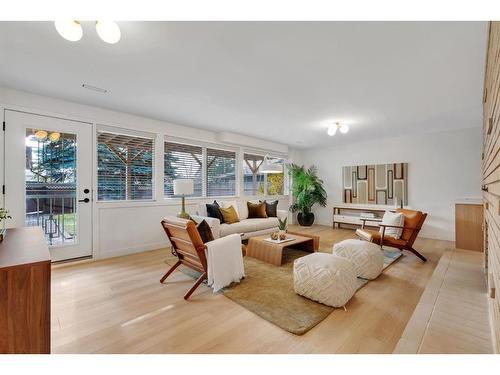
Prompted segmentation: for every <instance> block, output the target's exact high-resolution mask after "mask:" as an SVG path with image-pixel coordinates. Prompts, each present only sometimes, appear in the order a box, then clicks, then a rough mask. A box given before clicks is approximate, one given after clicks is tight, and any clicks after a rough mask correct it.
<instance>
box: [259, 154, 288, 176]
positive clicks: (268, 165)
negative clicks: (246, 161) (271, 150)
mask: <svg viewBox="0 0 500 375" xmlns="http://www.w3.org/2000/svg"><path fill="white" fill-rule="evenodd" d="M259 172H261V173H283V166H282V165H280V164H277V163H273V162H272V161H271V160H270V158H269V157H268V156H267V155H266V156H265V157H264V161H263V162H262V165H261V166H260V167H259Z"/></svg>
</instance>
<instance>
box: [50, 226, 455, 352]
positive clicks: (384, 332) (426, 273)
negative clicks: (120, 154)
mask: <svg viewBox="0 0 500 375" xmlns="http://www.w3.org/2000/svg"><path fill="white" fill-rule="evenodd" d="M292 229H298V228H292ZM299 230H302V231H304V232H309V233H314V234H317V235H319V236H320V237H321V245H320V246H321V247H322V248H323V247H328V248H331V246H332V245H333V243H336V242H339V241H341V240H343V239H345V238H352V237H354V232H353V231H352V230H347V229H335V230H333V229H332V228H330V227H326V226H313V227H311V228H308V229H306V230H304V229H303V228H300V229H299ZM452 246H453V243H452V242H448V241H437V240H430V239H423V238H421V239H418V240H417V242H416V249H418V250H419V251H421V252H422V254H424V255H425V256H426V257H427V259H428V261H427V263H422V262H421V261H420V260H419V259H418V258H417V257H415V256H413V255H411V254H409V253H405V256H404V257H403V258H402V259H400V260H399V261H398V262H396V263H395V264H394V265H392V266H391V267H389V268H388V269H387V270H386V271H385V272H384V273H383V274H382V275H381V276H380V277H379V278H378V279H377V280H375V281H372V282H370V283H368V284H367V285H366V286H365V287H364V288H362V289H361V290H360V291H358V292H357V293H356V295H355V296H354V297H353V298H352V300H351V301H350V302H349V303H348V305H347V311H344V310H342V309H337V310H335V311H334V312H333V313H332V314H331V315H330V316H328V317H327V318H326V319H325V320H324V321H323V322H321V323H320V324H319V325H317V326H316V327H314V328H313V329H312V330H311V331H309V332H308V333H306V334H305V335H303V336H295V335H293V334H291V333H288V332H285V331H283V330H281V329H280V328H278V327H276V326H274V325H273V324H271V323H269V322H267V321H266V320H264V319H262V318H260V317H258V316H256V315H254V314H253V313H251V312H250V311H248V310H246V309H244V308H243V307H241V306H239V305H238V304H236V303H234V302H233V301H231V300H229V299H228V298H226V297H224V296H223V295H214V294H213V293H212V292H211V290H210V289H209V288H207V287H206V286H204V285H202V286H201V287H200V288H199V289H198V290H197V291H196V292H195V294H194V295H193V297H192V300H190V301H189V302H187V301H184V300H183V298H182V297H183V295H184V293H185V291H186V290H187V289H188V288H189V286H190V285H191V284H192V283H193V280H192V279H190V278H188V277H187V276H185V275H184V274H182V273H181V272H174V274H173V275H172V276H171V278H169V280H168V281H167V283H166V284H164V285H162V284H160V283H159V279H160V278H161V276H162V275H163V273H164V272H165V270H166V265H165V264H164V259H165V255H166V254H167V252H168V250H167V249H163V250H155V251H149V252H145V253H140V254H134V255H129V256H123V257H118V258H112V259H106V260H101V261H95V262H88V263H81V264H76V265H58V266H55V267H54V268H53V271H52V352H53V353H391V352H392V351H393V350H394V348H395V346H396V344H397V342H398V341H399V339H400V337H401V334H402V332H403V330H404V328H405V326H406V324H407V322H408V320H409V319H410V317H411V315H412V313H413V310H414V309H415V306H416V305H417V303H418V301H419V299H420V296H421V294H422V292H423V290H424V288H425V286H426V284H427V282H428V280H429V279H430V277H431V275H432V273H433V271H434V268H435V267H436V264H437V263H438V261H439V259H440V257H441V255H442V254H443V252H444V251H445V250H446V249H451V248H452Z"/></svg>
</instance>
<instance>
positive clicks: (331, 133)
mask: <svg viewBox="0 0 500 375" xmlns="http://www.w3.org/2000/svg"><path fill="white" fill-rule="evenodd" d="M327 133H328V135H329V136H330V137H333V136H334V135H335V133H337V126H336V125H330V126H329V127H328V131H327Z"/></svg>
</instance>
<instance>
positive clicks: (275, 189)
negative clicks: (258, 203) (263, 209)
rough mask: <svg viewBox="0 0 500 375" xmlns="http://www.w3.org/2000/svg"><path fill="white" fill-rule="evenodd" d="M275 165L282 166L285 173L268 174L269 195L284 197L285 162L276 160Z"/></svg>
mask: <svg viewBox="0 0 500 375" xmlns="http://www.w3.org/2000/svg"><path fill="white" fill-rule="evenodd" d="M273 163H275V164H278V165H280V166H281V170H282V171H283V173H266V187H267V192H266V193H267V195H283V194H284V187H285V177H286V176H285V161H284V160H283V159H274V160H273Z"/></svg>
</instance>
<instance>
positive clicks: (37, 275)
mask: <svg viewBox="0 0 500 375" xmlns="http://www.w3.org/2000/svg"><path fill="white" fill-rule="evenodd" d="M0 353H7V354H41V353H50V253H49V249H48V247H47V242H46V240H45V237H44V235H43V232H42V229H41V228H40V227H30V228H28V227H24V228H15V229H8V230H7V234H6V236H5V238H4V240H3V242H1V243H0Z"/></svg>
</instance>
